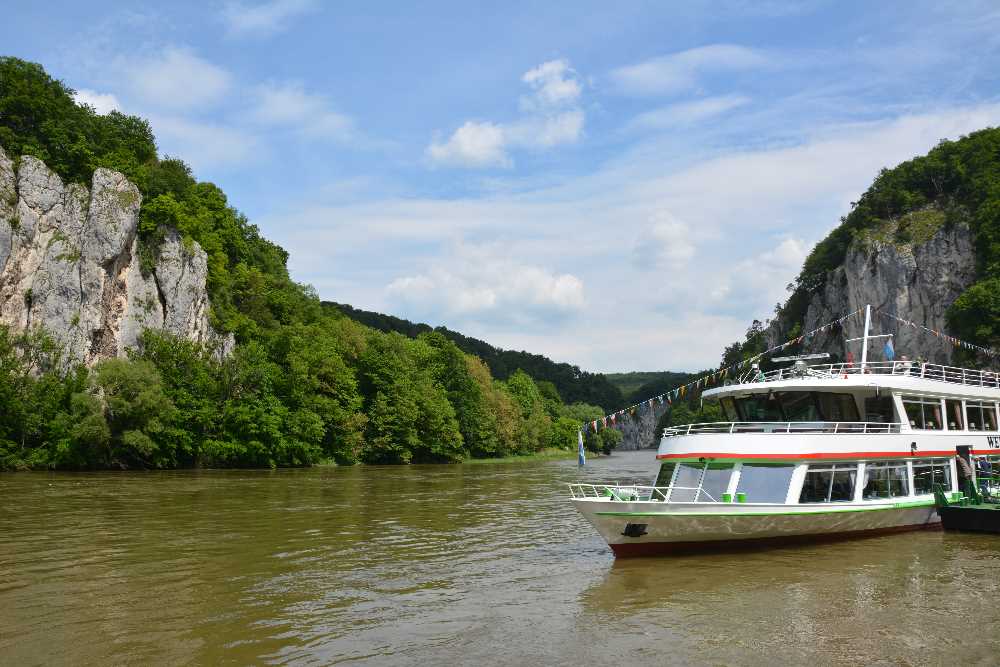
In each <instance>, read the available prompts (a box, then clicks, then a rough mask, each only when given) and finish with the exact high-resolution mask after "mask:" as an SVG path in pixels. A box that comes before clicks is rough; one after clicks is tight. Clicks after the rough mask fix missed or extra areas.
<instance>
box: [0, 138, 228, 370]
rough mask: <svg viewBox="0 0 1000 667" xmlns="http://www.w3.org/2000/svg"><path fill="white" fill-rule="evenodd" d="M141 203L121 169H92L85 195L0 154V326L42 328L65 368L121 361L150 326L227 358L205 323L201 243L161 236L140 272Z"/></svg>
mask: <svg viewBox="0 0 1000 667" xmlns="http://www.w3.org/2000/svg"><path fill="white" fill-rule="evenodd" d="M141 201H142V198H141V195H140V194H139V190H138V188H136V186H135V185H134V184H132V183H131V182H129V181H128V179H126V178H125V177H124V176H123V175H121V174H119V173H117V172H114V171H111V170H108V169H98V170H96V171H95V172H94V177H93V181H92V185H91V188H90V190H89V191H88V190H87V188H85V187H83V186H82V185H77V184H69V185H65V184H64V183H63V182H62V180H61V179H60V178H59V176H58V175H56V174H55V173H53V172H52V171H51V170H49V169H48V167H46V166H45V164H44V163H43V162H42V161H41V160H38V159H37V158H34V157H31V156H24V157H22V158H21V161H20V165H19V167H18V168H17V169H16V170H15V168H14V164H13V161H12V160H11V159H10V158H9V157H8V156H7V155H6V154H5V153H4V152H3V150H2V149H0V323H2V324H5V325H7V326H9V327H10V328H11V329H12V330H15V331H24V330H29V329H36V328H41V329H44V330H45V331H46V332H47V333H49V334H50V335H51V336H53V337H54V338H55V340H56V341H58V342H59V343H61V344H62V346H63V348H64V359H65V360H66V361H68V362H71V363H76V362H80V363H85V364H87V365H92V364H94V363H96V362H97V361H99V360H101V359H105V358H109V357H117V356H123V355H124V354H125V352H126V350H128V349H129V348H131V347H135V345H136V344H137V342H138V339H139V336H140V335H141V334H142V331H143V329H146V328H156V329H164V330H166V331H168V332H170V333H173V334H175V335H178V336H181V337H184V338H187V339H190V340H193V341H197V342H202V343H206V344H210V345H214V346H217V347H218V348H219V349H220V351H222V353H227V352H228V350H229V349H230V348H231V346H232V339H231V337H230V338H223V337H221V336H219V335H218V334H217V333H216V332H215V331H214V330H213V329H212V327H211V325H210V324H209V321H208V308H209V302H208V293H207V291H206V289H205V281H206V279H207V277H208V263H207V257H206V255H205V252H204V251H203V250H202V249H201V248H200V247H199V246H198V244H197V243H194V242H191V243H185V242H184V241H183V240H182V239H181V238H180V237H179V236H178V235H177V234H176V233H174V232H170V231H168V232H165V240H164V241H163V244H162V245H161V247H160V249H159V253H158V258H157V261H156V264H155V267H154V268H153V270H152V271H151V272H150V273H149V274H148V275H144V274H143V271H142V270H141V269H140V260H139V255H138V238H137V235H136V229H137V223H138V215H139V206H140V204H141Z"/></svg>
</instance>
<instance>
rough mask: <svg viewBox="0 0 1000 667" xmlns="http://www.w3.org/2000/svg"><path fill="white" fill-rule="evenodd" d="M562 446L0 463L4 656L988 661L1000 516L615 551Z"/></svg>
mask: <svg viewBox="0 0 1000 667" xmlns="http://www.w3.org/2000/svg"><path fill="white" fill-rule="evenodd" d="M653 468H654V466H653V458H652V454H651V453H650V452H627V453H621V454H617V455H615V456H612V457H608V458H604V459H598V460H595V461H592V462H590V463H588V465H587V467H586V468H584V469H583V470H582V471H581V470H579V469H578V468H577V467H576V464H575V462H574V461H538V462H518V463H489V464H475V465H452V466H405V467H404V466H400V467H361V466H358V467H354V468H314V469H309V470H279V471H186V472H155V473H77V474H62V473H52V474H45V473H16V474H4V475H0V663H2V664H5V665H52V664H68V663H72V664H92V665H101V664H143V665H144V664H237V665H242V664H302V665H312V664H316V665H320V664H332V663H337V662H355V663H356V662H370V663H372V664H390V665H393V664H401V665H428V664H487V665H490V664H508V665H522V664H546V665H557V664H558V665H562V664H565V665H589V664H599V665H616V664H649V665H657V664H671V663H684V664H692V663H695V664H699V663H711V664H765V663H766V664H774V663H776V662H781V661H784V662H786V663H789V664H801V663H804V662H807V661H809V662H813V663H815V664H857V663H865V664H937V663H943V662H955V663H964V664H997V663H998V662H1000V637H998V634H997V632H996V629H997V628H998V627H1000V590H998V588H1000V571H998V566H1000V538H997V537H989V536H977V535H958V534H948V533H943V532H940V531H924V532H917V533H910V534H903V535H894V536H887V537H880V538H873V539H867V540H858V541H853V542H843V543H838V544H832V545H829V544H828V545H822V546H806V547H790V548H782V549H775V550H770V551H761V552H751V553H743V554H715V555H702V556H685V557H673V558H647V559H631V560H619V561H615V559H614V558H613V557H612V555H611V553H610V551H609V550H608V549H607V547H606V546H605V545H604V543H603V541H602V540H601V539H600V538H599V537H598V535H597V534H596V533H595V532H594V531H593V530H592V529H591V528H590V526H589V525H588V524H587V523H586V522H585V521H583V520H582V519H581V518H580V517H579V516H577V515H576V514H575V513H574V512H573V511H572V508H571V507H570V505H569V503H567V502H566V500H565V496H566V490H565V487H564V486H562V485H561V482H565V481H573V480H580V481H600V480H606V479H618V480H623V481H632V480H639V481H641V482H646V481H647V480H648V479H651V477H652V471H653Z"/></svg>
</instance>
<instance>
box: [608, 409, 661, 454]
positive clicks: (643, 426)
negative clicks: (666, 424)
mask: <svg viewBox="0 0 1000 667" xmlns="http://www.w3.org/2000/svg"><path fill="white" fill-rule="evenodd" d="M667 407H668V406H667V404H666V403H664V404H663V405H660V403H659V402H658V401H653V409H652V410H650V409H649V407H647V406H645V405H641V406H639V408H638V409H636V414H634V415H629V416H628V418H626V419H623V420H622V421H621V425H620V426H619V427H618V429H619V430H620V431H621V432H622V441H621V443H620V444H619V445H618V448H617V449H618V450H626V451H627V450H635V449H645V448H647V447H655V446H657V445H659V444H660V436H661V435H662V434H661V433H660V432H659V431H658V430H657V428H656V424H657V423H658V422H659V421H660V417H662V416H663V413H664V412H666V411H667Z"/></svg>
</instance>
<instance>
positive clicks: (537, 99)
mask: <svg viewBox="0 0 1000 667" xmlns="http://www.w3.org/2000/svg"><path fill="white" fill-rule="evenodd" d="M521 80H522V81H523V82H524V83H526V84H527V85H528V86H529V87H530V88H531V90H532V93H531V95H528V96H524V97H522V98H521V109H522V111H524V112H525V115H524V116H523V117H522V118H520V119H519V120H517V121H514V122H512V123H505V124H504V123H493V122H488V121H472V120H470V121H466V122H465V123H463V124H462V125H461V127H459V128H458V129H457V130H455V131H454V132H453V133H452V134H451V136H449V137H448V138H447V139H445V140H443V141H441V140H437V141H433V142H432V143H431V144H430V146H428V147H427V150H426V155H427V158H428V160H429V161H430V162H431V163H432V164H437V165H445V166H451V167H468V168H485V167H511V166H513V164H514V161H513V159H512V158H511V157H510V154H509V152H510V150H512V149H527V150H542V149H547V148H552V147H553V146H558V145H560V144H571V143H574V142H576V141H578V140H579V139H580V136H581V135H582V134H583V126H584V123H585V115H584V112H583V110H582V109H580V108H579V107H578V105H577V103H578V102H579V98H580V92H581V90H582V87H581V84H580V81H579V78H578V77H577V74H576V72H574V71H573V69H572V68H571V67H570V66H569V62H567V61H565V60H550V61H548V62H545V63H542V64H541V65H539V66H538V67H536V68H534V69H531V70H529V71H528V72H526V73H525V74H524V76H522V77H521Z"/></svg>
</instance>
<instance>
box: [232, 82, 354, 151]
mask: <svg viewBox="0 0 1000 667" xmlns="http://www.w3.org/2000/svg"><path fill="white" fill-rule="evenodd" d="M255 94H256V98H257V107H256V108H255V109H254V110H253V112H252V116H253V119H254V120H255V121H256V122H258V123H261V124H265V125H285V126H292V127H295V128H297V129H298V130H299V131H301V132H302V133H303V134H306V135H308V136H311V137H315V138H324V139H334V140H338V141H346V140H348V139H350V138H351V137H352V136H353V135H354V122H353V120H352V119H351V118H350V116H347V115H345V114H341V113H338V112H337V111H334V110H333V109H332V108H331V105H330V102H329V100H327V99H326V98H325V97H323V96H321V95H315V94H312V93H308V92H306V91H305V89H304V88H303V86H302V85H301V84H298V83H266V84H263V85H260V86H257V88H256V91H255Z"/></svg>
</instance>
